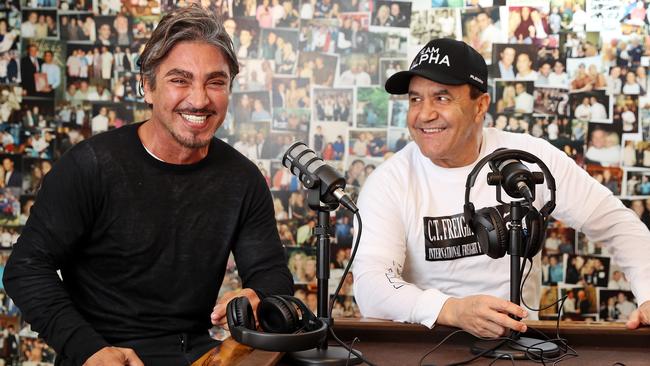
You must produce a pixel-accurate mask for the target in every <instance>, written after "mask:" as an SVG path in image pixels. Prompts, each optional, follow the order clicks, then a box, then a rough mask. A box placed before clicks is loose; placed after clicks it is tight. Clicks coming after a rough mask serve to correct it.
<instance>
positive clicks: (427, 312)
mask: <svg viewBox="0 0 650 366" xmlns="http://www.w3.org/2000/svg"><path fill="white" fill-rule="evenodd" d="M450 297H451V296H449V295H446V294H443V293H442V292H440V291H438V290H435V289H428V290H425V291H423V292H422V294H420V296H419V297H418V299H417V301H416V302H415V306H413V310H411V322H412V323H420V324H422V325H424V326H426V327H428V328H433V326H434V324H435V323H436V320H437V319H438V315H439V314H440V311H441V310H442V306H443V305H444V304H445V302H446V301H447V299H449V298H450Z"/></svg>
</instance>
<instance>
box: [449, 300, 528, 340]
mask: <svg viewBox="0 0 650 366" xmlns="http://www.w3.org/2000/svg"><path fill="white" fill-rule="evenodd" d="M509 314H511V315H514V316H517V317H519V318H525V317H526V316H527V315H528V313H527V312H526V310H524V309H523V308H522V307H521V306H519V305H515V304H513V303H511V302H510V301H507V300H504V299H501V298H498V297H494V296H489V295H475V296H467V297H463V298H453V297H452V298H449V299H448V300H447V301H446V302H445V304H444V305H443V306H442V310H440V314H439V315H438V320H437V321H436V324H440V325H449V326H453V327H457V328H461V329H463V330H466V331H468V332H470V333H472V334H473V335H475V336H479V337H488V338H496V337H501V336H504V335H505V334H506V333H507V331H508V329H512V330H514V331H517V332H522V333H523V332H525V331H526V329H527V328H526V324H524V323H522V322H520V321H517V320H515V319H513V318H511V317H510V316H509Z"/></svg>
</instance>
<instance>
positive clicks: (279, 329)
mask: <svg viewBox="0 0 650 366" xmlns="http://www.w3.org/2000/svg"><path fill="white" fill-rule="evenodd" d="M257 318H258V320H259V322H260V326H261V327H262V329H263V330H264V331H265V332H269V333H293V332H295V331H297V330H298V329H299V328H300V317H299V316H298V311H296V308H295V307H294V305H293V304H291V303H290V302H289V301H287V300H286V299H284V298H283V297H281V296H267V297H265V298H264V299H263V300H262V302H261V303H260V305H259V307H258V309H257Z"/></svg>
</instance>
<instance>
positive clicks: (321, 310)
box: [289, 185, 361, 366]
mask: <svg viewBox="0 0 650 366" xmlns="http://www.w3.org/2000/svg"><path fill="white" fill-rule="evenodd" d="M307 202H308V204H309V207H310V208H311V209H312V210H315V211H316V212H317V213H318V221H317V224H316V227H315V228H314V235H316V238H317V243H318V244H317V271H316V278H317V280H318V312H317V314H316V315H317V316H318V318H319V319H321V320H322V321H323V322H325V324H327V326H328V330H329V328H331V327H332V326H334V319H333V318H330V317H329V314H328V305H329V295H328V290H329V284H328V281H329V277H330V266H329V258H330V237H331V236H332V235H333V234H334V233H333V230H332V227H331V226H330V212H332V211H334V210H336V209H337V208H338V207H339V203H338V202H336V201H332V202H321V191H320V188H319V186H318V185H317V186H316V187H314V188H311V189H308V190H307ZM355 351H356V352H358V353H360V352H359V351H358V350H355ZM289 357H290V358H291V360H292V363H293V364H297V365H341V366H344V365H356V364H359V363H361V359H359V358H358V357H357V356H355V355H354V354H352V353H351V352H350V350H348V349H346V348H343V347H340V346H328V344H327V338H326V339H325V340H324V341H323V343H322V344H320V345H319V346H318V347H316V348H312V349H308V350H306V351H299V352H291V353H289Z"/></svg>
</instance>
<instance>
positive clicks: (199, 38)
mask: <svg viewBox="0 0 650 366" xmlns="http://www.w3.org/2000/svg"><path fill="white" fill-rule="evenodd" d="M180 42H206V43H208V44H211V45H213V46H215V47H217V48H218V49H220V50H221V51H222V52H223V54H224V56H225V57H226V61H227V62H228V68H229V69H230V88H231V89H232V84H233V80H234V79H235V76H237V74H238V73H239V63H238V62H237V55H236V54H235V50H234V46H233V43H232V40H231V39H230V36H229V35H228V33H226V30H225V28H224V27H223V23H222V21H221V20H220V19H219V18H217V17H216V15H215V14H214V13H211V12H209V11H207V10H204V9H203V8H201V7H200V6H198V5H196V4H192V5H191V6H189V7H187V8H181V9H177V10H174V11H173V12H171V13H168V14H167V15H165V16H164V17H163V18H162V19H161V21H160V23H159V24H158V26H157V27H156V29H155V30H154V31H153V33H152V34H151V38H149V41H147V44H146V45H145V48H144V51H142V54H141V55H140V58H139V59H138V62H137V64H138V66H139V67H140V75H142V78H141V80H140V84H141V85H140V87H141V88H142V87H143V83H144V80H145V79H146V80H147V81H148V82H149V85H150V86H151V89H155V88H156V72H157V69H158V66H159V65H160V64H161V63H162V62H163V60H164V59H165V58H166V57H167V55H168V54H169V52H170V51H171V50H172V48H174V47H175V46H176V45H177V44H178V43H180ZM141 90H144V89H141Z"/></svg>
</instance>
